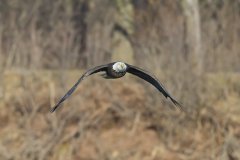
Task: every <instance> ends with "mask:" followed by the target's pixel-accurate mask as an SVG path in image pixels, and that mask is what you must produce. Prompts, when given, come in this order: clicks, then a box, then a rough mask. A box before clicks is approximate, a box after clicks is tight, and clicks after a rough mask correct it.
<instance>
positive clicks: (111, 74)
mask: <svg viewBox="0 0 240 160" xmlns="http://www.w3.org/2000/svg"><path fill="white" fill-rule="evenodd" d="M126 73H127V72H126V71H123V72H116V71H114V70H113V69H112V66H109V67H108V69H107V72H106V75H107V76H106V77H105V78H109V79H111V78H112V79H115V78H121V77H123V76H124V75H125V74H126Z"/></svg>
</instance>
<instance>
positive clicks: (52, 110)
mask: <svg viewBox="0 0 240 160" xmlns="http://www.w3.org/2000/svg"><path fill="white" fill-rule="evenodd" d="M108 65H109V64H106V65H101V66H97V67H95V68H92V69H89V70H88V71H87V72H85V73H84V74H83V75H82V76H81V77H80V78H79V79H78V81H77V82H76V83H75V84H74V85H73V86H72V88H71V89H70V90H69V91H68V92H67V93H66V94H65V95H64V96H63V97H62V98H61V99H60V101H59V102H58V103H57V104H56V105H55V106H54V107H53V108H52V109H51V110H50V112H54V111H55V110H56V109H57V108H58V107H59V106H60V104H61V103H62V102H63V101H65V100H66V99H67V98H68V97H69V96H70V95H71V94H72V93H73V92H74V91H75V89H76V88H77V86H78V85H79V83H80V82H81V81H82V80H83V79H84V78H86V77H87V76H90V75H92V74H94V73H97V72H101V71H107V68H108Z"/></svg>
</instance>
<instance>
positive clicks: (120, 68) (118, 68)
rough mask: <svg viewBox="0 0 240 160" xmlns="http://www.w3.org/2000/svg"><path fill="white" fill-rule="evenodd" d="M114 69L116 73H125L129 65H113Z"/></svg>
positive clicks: (118, 63)
mask: <svg viewBox="0 0 240 160" xmlns="http://www.w3.org/2000/svg"><path fill="white" fill-rule="evenodd" d="M112 69H113V70H114V71H116V72H125V71H126V69H127V65H126V64H125V63H123V62H116V63H114V64H113V66H112Z"/></svg>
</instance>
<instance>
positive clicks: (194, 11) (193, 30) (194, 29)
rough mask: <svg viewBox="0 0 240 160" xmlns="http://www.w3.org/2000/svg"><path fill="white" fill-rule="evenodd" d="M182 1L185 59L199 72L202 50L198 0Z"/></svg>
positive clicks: (200, 69)
mask: <svg viewBox="0 0 240 160" xmlns="http://www.w3.org/2000/svg"><path fill="white" fill-rule="evenodd" d="M182 2H183V3H182V5H183V10H184V15H185V49H186V50H185V51H186V59H187V60H188V62H189V63H190V65H191V67H192V69H194V70H195V71H196V73H201V72H202V70H203V51H202V43H201V22H200V14H199V7H198V0H183V1H182Z"/></svg>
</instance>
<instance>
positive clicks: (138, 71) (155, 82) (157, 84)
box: [127, 65, 181, 107]
mask: <svg viewBox="0 0 240 160" xmlns="http://www.w3.org/2000/svg"><path fill="white" fill-rule="evenodd" d="M127 72H129V73H131V74H133V75H135V76H138V77H139V78H142V79H144V80H145V81H147V82H149V83H150V84H152V85H153V86H154V87H156V88H157V89H158V90H159V91H160V92H161V93H162V94H163V95H164V96H165V97H166V98H168V97H169V98H170V99H171V101H172V102H173V103H174V104H175V105H177V106H179V107H181V105H180V104H179V103H178V102H177V101H176V100H175V99H174V98H173V97H172V96H171V95H170V94H169V93H168V92H167V90H166V89H165V88H164V87H163V85H162V84H161V83H160V82H159V81H158V80H157V78H154V77H153V76H151V75H150V74H149V73H148V72H147V71H144V70H143V69H141V68H138V67H135V66H132V65H128V69H127Z"/></svg>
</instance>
